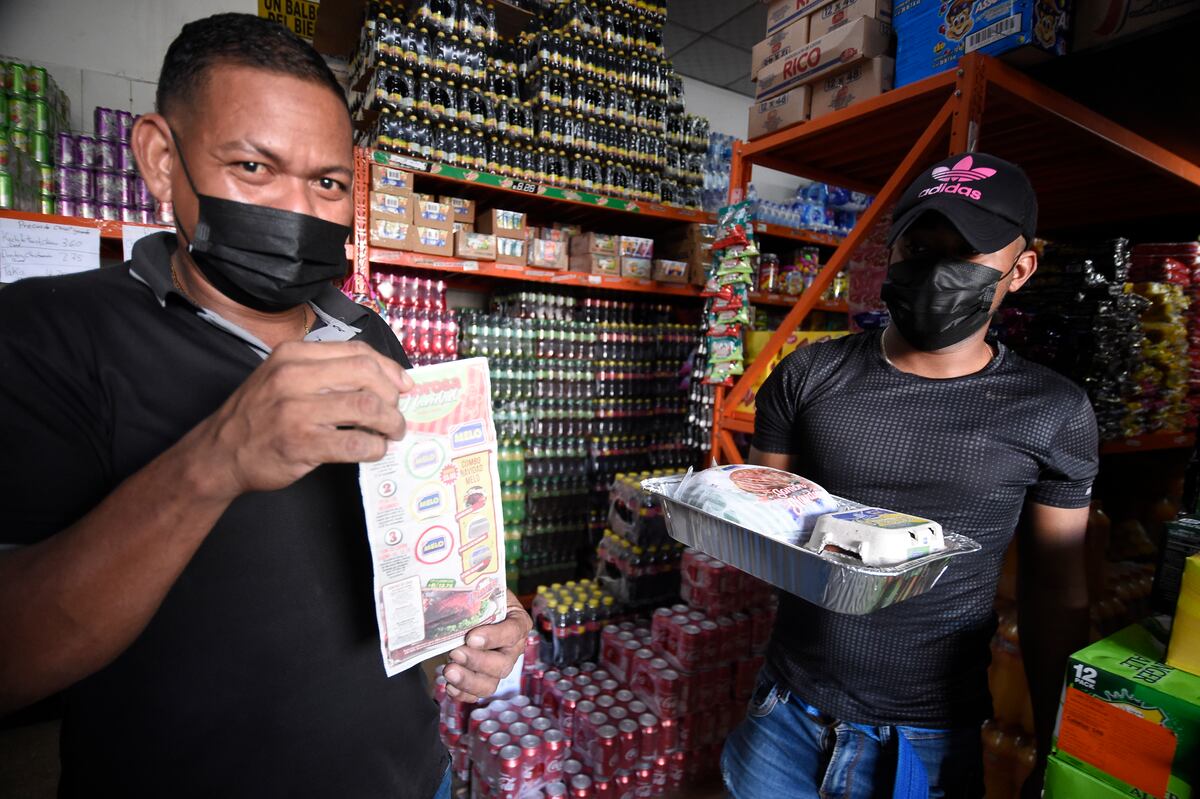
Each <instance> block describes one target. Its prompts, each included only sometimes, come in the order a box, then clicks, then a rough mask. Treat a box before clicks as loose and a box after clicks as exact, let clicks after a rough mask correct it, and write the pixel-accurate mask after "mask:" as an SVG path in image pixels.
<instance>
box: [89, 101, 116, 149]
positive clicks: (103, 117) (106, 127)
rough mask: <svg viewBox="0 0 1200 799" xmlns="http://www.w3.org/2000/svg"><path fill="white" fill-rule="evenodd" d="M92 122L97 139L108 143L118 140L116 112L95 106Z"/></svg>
mask: <svg viewBox="0 0 1200 799" xmlns="http://www.w3.org/2000/svg"><path fill="white" fill-rule="evenodd" d="M93 121H94V122H95V132H96V137H97V138H100V139H104V140H108V141H117V140H118V139H119V138H120V132H119V131H118V129H117V112H116V111H114V110H113V109H111V108H102V107H100V106H96V110H95V112H94V117H93Z"/></svg>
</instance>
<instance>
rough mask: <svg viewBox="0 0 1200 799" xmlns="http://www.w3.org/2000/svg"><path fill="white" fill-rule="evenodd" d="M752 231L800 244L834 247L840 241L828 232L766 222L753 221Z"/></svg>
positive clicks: (840, 241)
mask: <svg viewBox="0 0 1200 799" xmlns="http://www.w3.org/2000/svg"><path fill="white" fill-rule="evenodd" d="M754 232H755V233H757V234H759V235H760V236H767V237H769V238H774V239H787V240H789V241H798V242H800V243H802V244H816V245H818V246H821V247H836V246H838V245H839V244H841V243H842V238H841V236H831V235H830V234H828V233H818V232H816V231H815V230H800V229H799V228H791V227H784V226H782V225H769V224H767V223H766V222H755V223H754Z"/></svg>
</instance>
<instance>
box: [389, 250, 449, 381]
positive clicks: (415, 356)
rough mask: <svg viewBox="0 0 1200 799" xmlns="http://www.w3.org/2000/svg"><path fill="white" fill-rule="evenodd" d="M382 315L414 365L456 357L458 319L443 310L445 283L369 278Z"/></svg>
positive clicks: (392, 276)
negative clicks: (372, 281) (371, 280)
mask: <svg viewBox="0 0 1200 799" xmlns="http://www.w3.org/2000/svg"><path fill="white" fill-rule="evenodd" d="M372 277H373V278H374V289H375V294H376V297H377V299H378V303H379V304H380V306H381V308H380V309H379V310H380V311H381V314H382V316H383V318H384V319H386V320H387V322H388V324H389V325H390V326H391V328H392V332H394V333H395V334H396V338H398V339H400V341H401V343H403V344H404V351H405V352H406V353H407V354H408V357H409V359H410V360H411V361H412V362H413V365H414V366H427V365H429V364H434V363H442V362H443V361H453V360H455V359H456V358H457V357H458V317H457V315H456V314H455V313H454V311H452V310H450V309H448V308H447V307H446V284H445V282H444V281H441V280H433V279H430V278H420V277H409V276H400V275H392V274H388V273H384V272H380V273H376V274H375V275H372Z"/></svg>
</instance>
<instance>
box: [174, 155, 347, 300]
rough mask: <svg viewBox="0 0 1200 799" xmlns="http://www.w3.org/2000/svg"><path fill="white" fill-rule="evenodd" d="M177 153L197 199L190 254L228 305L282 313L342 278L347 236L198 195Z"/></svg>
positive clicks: (303, 218)
mask: <svg viewBox="0 0 1200 799" xmlns="http://www.w3.org/2000/svg"><path fill="white" fill-rule="evenodd" d="M171 136H172V138H174V139H175V151H176V152H177V153H178V154H179V163H180V164H181V165H182V166H183V174H184V176H185V177H186V178H187V182H188V185H189V186H191V188H192V192H193V193H194V194H195V195H196V200H197V202H198V207H199V217H198V219H197V221H196V229H195V230H194V231H192V233H191V234H190V235H189V234H187V231H184V230H183V226H182V225H180V230H181V231H183V233H184V234H185V235H186V236H187V239H188V253H189V254H191V256H192V260H193V261H195V262H196V266H197V267H199V269H200V271H201V272H202V273H203V274H204V277H205V278H206V279H207V280H208V282H210V283H212V284H213V285H214V286H215V287H216V288H217V290H218V291H220V292H221V293H222V294H224V295H225V296H226V297H228V298H229V299H231V300H233V301H235V302H237V303H238V304H240V305H245V306H246V307H248V308H254V309H255V310H259V311H265V312H272V313H274V312H278V311H285V310H287V309H289V308H295V307H296V306H298V305H303V304H305V303H307V302H309V301H311V300H313V299H315V298H316V296H317V295H318V294H320V292H321V289H322V288H324V286H325V285H326V284H328V283H329V282H330V281H331V280H336V279H338V278H341V277H343V276H344V275H345V274H346V269H347V265H346V238H347V237H348V236H349V235H350V232H351V229H350V228H349V227H347V226H346V225H339V224H337V223H335V222H328V221H326V220H324V219H320V218H318V217H315V216H309V215H307V214H298V213H295V212H294V211H284V210H281V209H279V208H268V207H267V206H264V205H253V204H251V203H243V202H238V201H236V200H226V199H222V198H220V197H211V196H209V195H206V194H201V193H200V192H199V191H198V190H197V189H196V184H195V183H194V182H193V181H192V175H191V173H190V172H189V171H188V168H187V163H186V162H185V161H184V159H183V150H182V149H181V148H180V146H179V139H178V138H177V137H175V134H174V132H172V134H171Z"/></svg>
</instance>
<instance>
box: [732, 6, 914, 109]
mask: <svg viewBox="0 0 1200 799" xmlns="http://www.w3.org/2000/svg"><path fill="white" fill-rule="evenodd" d="M891 44H892V28H891V26H890V25H888V24H887V23H885V22H880V21H879V20H877V19H872V18H870V17H862V18H861V19H856V20H855V21H854V22H851V23H850V24H849V25H846V26H843V27H841V28H838V29H837V30H834V31H831V32H830V33H827V34H825V35H824V36H822V37H821V38H819V39H813V40H812V41H811V42H809V43H808V44H807V45H806V46H804V47H802V48H801V49H800V50H799V51H797V52H796V53H795V54H793V55H791V56H789V57H788V58H784V59H780V60H779V61H776V62H775V63H774V64H771V66H769V67H767V68H766V69H764V70H763V71H762V72H760V73H758V84H757V88H756V90H755V95H754V99H755V100H756V101H757V102H762V101H763V100H769V99H771V98H772V97H778V96H779V95H781V94H784V93H785V92H790V91H792V90H793V89H795V88H796V87H797V86H804V85H806V84H809V83H812V82H813V81H815V80H817V79H819V78H822V77H824V76H826V75H831V74H833V73H834V72H838V71H840V70H842V69H845V68H846V67H848V66H850V65H852V64H855V63H858V62H859V61H862V60H863V59H864V58H875V57H876V56H881V55H886V54H887V53H888V51H889V49H890V48H891Z"/></svg>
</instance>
